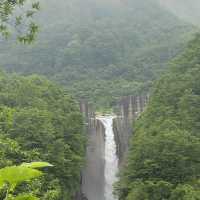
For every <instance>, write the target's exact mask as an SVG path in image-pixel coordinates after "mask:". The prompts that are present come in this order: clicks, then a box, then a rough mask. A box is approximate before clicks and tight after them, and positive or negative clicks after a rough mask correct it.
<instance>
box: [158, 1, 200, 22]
mask: <svg viewBox="0 0 200 200" xmlns="http://www.w3.org/2000/svg"><path fill="white" fill-rule="evenodd" d="M159 1H160V3H161V4H162V5H164V6H165V7H166V8H168V9H169V10H170V11H172V12H173V13H174V14H176V15H177V16H179V17H181V18H183V19H185V20H187V21H189V22H192V23H194V24H198V25H200V20H199V19H200V0H159Z"/></svg>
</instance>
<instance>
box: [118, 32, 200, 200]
mask: <svg viewBox="0 0 200 200" xmlns="http://www.w3.org/2000/svg"><path fill="white" fill-rule="evenodd" d="M199 47H200V35H198V36H197V37H196V38H195V39H194V40H193V41H192V42H190V43H189V45H188V47H187V49H186V51H185V52H184V53H183V54H182V55H181V56H179V57H178V58H177V59H175V60H174V61H173V63H172V66H171V69H170V71H169V72H168V73H167V74H165V75H164V76H163V77H162V78H161V79H160V80H159V81H158V82H157V83H156V85H155V86H154V92H153V94H152V97H151V99H150V102H149V105H148V107H147V109H146V111H145V112H144V114H143V115H142V116H141V117H140V118H139V119H138V121H137V123H136V127H135V134H134V136H133V138H132V143H131V147H130V152H129V157H128V161H127V165H126V166H125V168H124V170H123V172H122V174H121V177H120V181H119V183H118V185H117V189H116V191H117V192H118V194H119V197H120V198H119V199H120V200H125V199H126V200H144V199H145V200H162V199H166V200H192V199H193V200H198V199H199V196H200V190H199V188H200V182H199V174H200V158H199V154H200V135H199V132H200V124H199V122H200V79H199V77H200V48H199Z"/></svg>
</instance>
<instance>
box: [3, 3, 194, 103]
mask: <svg viewBox="0 0 200 200" xmlns="http://www.w3.org/2000/svg"><path fill="white" fill-rule="evenodd" d="M40 7H41V11H40V12H39V13H38V14H37V18H36V21H37V22H38V24H39V25H41V26H40V34H39V37H38V40H36V42H35V44H33V45H31V46H28V47H25V46H21V45H17V44H14V43H13V42H11V44H10V42H8V41H1V43H0V65H1V66H2V67H4V68H5V69H6V70H7V71H9V72H13V71H14V72H19V73H22V74H32V73H39V74H43V75H45V76H47V77H48V78H50V79H52V80H55V81H57V82H58V83H61V84H62V85H64V86H65V87H66V88H67V89H68V91H69V92H70V93H71V94H73V95H74V96H75V97H76V98H77V99H86V100H89V101H90V102H92V103H93V104H96V105H98V106H100V107H102V106H104V107H106V106H110V105H112V104H113V103H114V102H115V101H116V99H118V98H119V97H121V96H125V95H130V94H136V93H137V92H140V93H141V92H146V91H147V90H148V89H149V86H151V84H152V81H153V80H154V79H155V78H156V77H158V76H159V75H160V74H161V73H162V72H163V71H164V70H165V69H166V63H167V62H168V61H169V60H170V59H171V58H173V57H174V56H175V55H176V54H178V53H179V52H180V51H181V50H182V48H183V46H184V44H185V43H186V42H187V41H188V39H189V38H190V35H191V34H190V33H191V32H193V30H194V27H192V26H191V25H189V24H187V23H185V22H183V21H181V20H179V19H178V18H177V17H176V16H175V15H173V14H172V13H170V12H168V11H167V9H165V8H163V7H161V6H160V5H159V3H158V2H157V0H148V1H141V0H134V1H133V0H131V1H130V0H129V1H117V0H115V1H112V0H110V1H105V0H102V1H100V0H95V1H91V0H85V1H82V0H74V1H71V0H60V1H59V2H55V1H54V0H48V1H47V0H46V1H41V5H40ZM58 10H59V12H57V11H58Z"/></svg>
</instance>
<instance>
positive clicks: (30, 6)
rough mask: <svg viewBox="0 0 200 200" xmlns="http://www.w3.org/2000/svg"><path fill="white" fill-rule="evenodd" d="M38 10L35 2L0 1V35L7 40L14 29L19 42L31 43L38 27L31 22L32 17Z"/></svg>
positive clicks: (21, 0)
mask: <svg viewBox="0 0 200 200" xmlns="http://www.w3.org/2000/svg"><path fill="white" fill-rule="evenodd" d="M20 10H21V11H20ZM38 10H39V2H37V1H32V0H31V1H30V2H28V3H27V0H1V2H0V34H1V35H2V36H4V37H6V38H8V37H9V36H10V34H11V33H12V32H13V29H15V30H17V32H16V31H15V34H17V38H18V40H19V41H20V42H23V43H31V42H32V41H33V40H34V39H35V36H36V33H37V31H38V26H37V25H36V24H35V23H34V22H33V15H34V14H35V13H36V12H37V11H38ZM13 24H14V25H13Z"/></svg>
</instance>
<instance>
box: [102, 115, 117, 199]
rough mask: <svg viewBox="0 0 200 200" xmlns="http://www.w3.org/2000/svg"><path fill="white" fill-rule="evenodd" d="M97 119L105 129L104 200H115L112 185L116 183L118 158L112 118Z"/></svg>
mask: <svg viewBox="0 0 200 200" xmlns="http://www.w3.org/2000/svg"><path fill="white" fill-rule="evenodd" d="M98 119H99V120H100V121H101V122H102V123H103V125H104V127H105V200H116V198H115V197H114V196H113V184H114V183H115V182H116V181H117V173H118V157H117V151H116V150H117V146H116V143H115V137H114V132H113V119H114V116H101V117H98Z"/></svg>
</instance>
